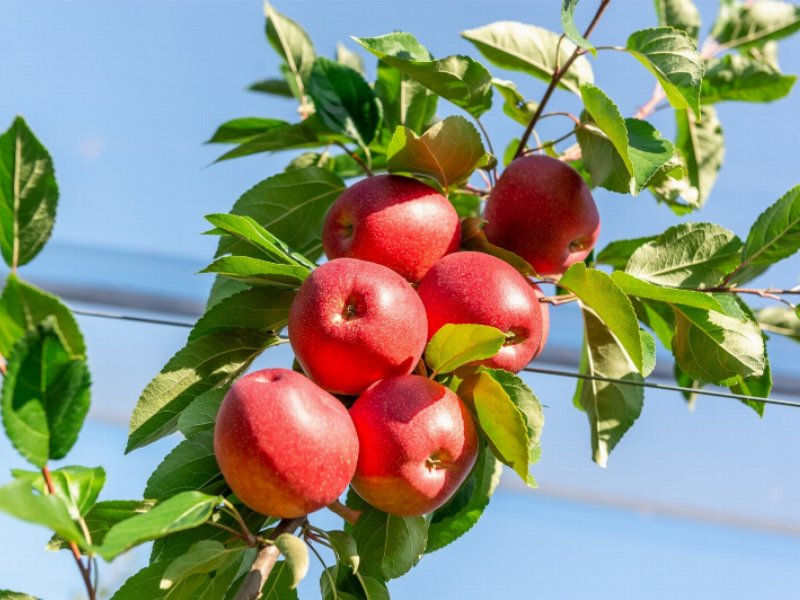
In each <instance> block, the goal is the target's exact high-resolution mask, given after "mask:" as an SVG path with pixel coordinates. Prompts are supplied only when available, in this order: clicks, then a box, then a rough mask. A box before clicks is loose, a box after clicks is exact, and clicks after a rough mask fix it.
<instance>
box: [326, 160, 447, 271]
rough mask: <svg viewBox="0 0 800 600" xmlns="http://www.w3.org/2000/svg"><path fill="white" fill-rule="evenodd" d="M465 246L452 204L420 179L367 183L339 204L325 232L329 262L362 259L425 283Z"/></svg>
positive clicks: (346, 193) (371, 179)
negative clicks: (437, 264)
mask: <svg viewBox="0 0 800 600" xmlns="http://www.w3.org/2000/svg"><path fill="white" fill-rule="evenodd" d="M460 241H461V224H460V221H459V218H458V214H457V213H456V210H455V208H453V205H452V204H450V202H448V200H447V198H445V197H444V196H442V195H441V194H440V193H439V192H437V191H436V190H434V189H433V188H432V187H429V186H427V185H425V184H423V183H421V182H419V181H417V180H416V179H411V178H408V177H400V176H398V175H378V176H374V177H367V178H366V179H364V180H362V181H359V182H358V183H356V184H354V185H352V186H351V187H349V188H348V189H347V190H345V191H344V192H343V193H342V194H341V195H340V196H339V197H338V198H337V199H336V202H334V203H333V206H332V207H331V209H330V211H329V212H328V216H327V218H326V220H325V226H324V228H323V231H322V244H323V247H324V248H325V254H326V255H327V256H328V258H342V257H350V258H360V259H362V260H368V261H371V262H375V263H378V264H381V265H384V266H386V267H388V268H390V269H392V270H393V271H395V272H397V273H399V274H400V275H402V276H403V277H404V278H406V279H408V280H409V281H413V282H416V281H419V280H420V279H421V278H422V276H423V275H425V273H427V272H428V269H430V268H431V266H433V264H434V263H435V262H436V261H437V260H439V259H440V258H441V257H442V256H444V255H445V254H448V253H450V252H453V251H455V250H456V249H457V248H458V245H459V243H460Z"/></svg>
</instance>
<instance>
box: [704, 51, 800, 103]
mask: <svg viewBox="0 0 800 600" xmlns="http://www.w3.org/2000/svg"><path fill="white" fill-rule="evenodd" d="M795 81H797V77H796V76H795V75H784V74H783V73H781V72H780V71H779V70H778V69H777V68H775V67H773V66H772V65H770V64H768V63H766V62H762V61H757V60H753V59H751V58H747V57H746V56H741V55H739V54H726V55H725V56H723V57H722V58H721V59H709V60H708V61H707V62H706V72H705V75H704V76H703V88H702V94H701V97H700V99H701V101H702V102H703V104H714V103H715V102H723V101H725V100H735V101H739V102H772V101H773V100H780V99H781V98H784V97H785V96H787V95H788V94H789V92H791V91H792V86H794V82H795Z"/></svg>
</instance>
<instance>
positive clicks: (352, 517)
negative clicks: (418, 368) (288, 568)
mask: <svg viewBox="0 0 800 600" xmlns="http://www.w3.org/2000/svg"><path fill="white" fill-rule="evenodd" d="M420 364H422V363H421V361H420ZM328 510H329V511H331V512H332V513H334V514H337V515H339V516H340V517H342V518H343V519H344V520H345V521H347V522H348V523H350V525H355V524H356V522H357V521H358V519H359V517H360V516H361V511H360V510H356V509H355V508H350V507H349V506H345V505H344V504H342V503H341V502H339V501H338V500H336V501H334V502H333V503H331V504H329V505H328Z"/></svg>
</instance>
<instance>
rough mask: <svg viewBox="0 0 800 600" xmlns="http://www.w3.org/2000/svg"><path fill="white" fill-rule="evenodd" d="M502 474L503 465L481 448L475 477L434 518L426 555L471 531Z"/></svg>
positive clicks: (429, 526)
mask: <svg viewBox="0 0 800 600" xmlns="http://www.w3.org/2000/svg"><path fill="white" fill-rule="evenodd" d="M481 446H483V444H481ZM502 473H503V467H502V465H501V464H500V462H498V461H497V459H495V457H494V456H493V455H492V453H491V452H487V451H486V449H485V448H481V453H480V456H478V460H477V461H476V462H475V467H474V468H473V469H472V473H470V475H469V477H467V479H466V481H464V483H463V484H462V485H461V487H460V488H459V489H458V491H457V492H456V493H455V495H453V497H452V498H450V500H449V501H448V502H447V504H445V505H444V506H442V507H441V508H439V509H437V510H436V511H434V513H433V515H432V516H431V521H430V524H429V525H428V545H427V547H426V548H425V552H426V553H430V552H434V551H435V550H439V549H440V548H444V547H445V546H447V545H448V544H450V543H452V542H454V541H455V540H457V539H458V538H460V537H461V536H462V535H464V534H465V533H466V532H467V531H469V530H470V529H472V527H473V526H474V525H475V524H476V523H477V522H478V519H480V518H481V515H482V514H483V511H485V510H486V507H487V506H488V505H489V500H490V499H491V497H492V494H494V491H495V489H496V488H497V485H498V484H499V483H500V475H502Z"/></svg>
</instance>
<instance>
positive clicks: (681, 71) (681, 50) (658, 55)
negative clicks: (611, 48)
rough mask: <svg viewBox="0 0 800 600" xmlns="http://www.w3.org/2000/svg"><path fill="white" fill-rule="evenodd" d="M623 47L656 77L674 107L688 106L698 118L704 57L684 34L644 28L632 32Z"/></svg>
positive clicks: (659, 28)
mask: <svg viewBox="0 0 800 600" xmlns="http://www.w3.org/2000/svg"><path fill="white" fill-rule="evenodd" d="M626 49H627V50H628V52H630V53H631V55H632V56H634V57H635V58H636V59H637V60H638V61H639V62H641V63H642V64H643V65H644V66H645V68H646V69H647V70H648V71H650V72H651V73H652V74H653V75H654V76H655V78H656V79H657V80H658V82H659V83H660V84H661V86H662V87H663V88H664V91H665V92H666V94H667V99H668V100H669V102H670V104H671V105H672V106H673V107H675V108H677V109H681V108H687V109H691V110H692V111H694V113H695V115H696V116H697V118H698V119H699V118H700V82H701V80H702V78H703V59H702V58H701V57H700V53H699V52H698V51H697V44H696V42H695V41H694V40H693V39H692V38H691V37H690V36H689V35H688V34H687V33H685V32H683V31H680V30H678V29H673V28H672V27H653V28H651V29H643V30H641V31H636V32H634V33H632V34H631V36H630V37H629V38H628V43H627V44H626Z"/></svg>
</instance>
